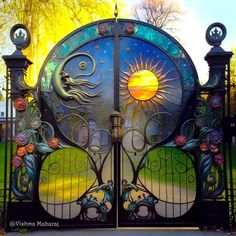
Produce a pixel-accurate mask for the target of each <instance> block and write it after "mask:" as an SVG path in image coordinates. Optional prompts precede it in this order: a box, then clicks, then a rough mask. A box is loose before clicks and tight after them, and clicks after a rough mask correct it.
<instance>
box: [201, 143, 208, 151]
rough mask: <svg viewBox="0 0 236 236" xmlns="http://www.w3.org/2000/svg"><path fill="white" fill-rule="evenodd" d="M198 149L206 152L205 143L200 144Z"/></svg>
mask: <svg viewBox="0 0 236 236" xmlns="http://www.w3.org/2000/svg"><path fill="white" fill-rule="evenodd" d="M200 149H201V151H202V152H206V151H208V147H207V144H206V143H201V145H200Z"/></svg>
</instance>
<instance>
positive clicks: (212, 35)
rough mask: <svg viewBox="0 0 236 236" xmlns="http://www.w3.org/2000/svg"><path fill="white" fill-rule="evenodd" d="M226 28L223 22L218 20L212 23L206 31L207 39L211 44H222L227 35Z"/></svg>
mask: <svg viewBox="0 0 236 236" xmlns="http://www.w3.org/2000/svg"><path fill="white" fill-rule="evenodd" d="M226 33H227V31H226V28H225V26H224V25H223V24H221V23H219V22H216V23H213V24H211V25H210V26H209V27H208V28H207V31H206V41H207V43H208V44H210V45H211V46H220V45H221V42H222V41H223V40H224V38H225V36H226Z"/></svg>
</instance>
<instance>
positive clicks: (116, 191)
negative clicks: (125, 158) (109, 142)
mask: <svg viewBox="0 0 236 236" xmlns="http://www.w3.org/2000/svg"><path fill="white" fill-rule="evenodd" d="M114 16H115V19H114V37H115V42H114V110H115V111H116V112H119V110H120V107H119V94H120V90H119V61H120V45H119V23H118V19H117V17H118V8H117V3H116V5H115V10H114ZM117 115H118V114H117ZM114 123H116V122H113V125H117V124H114ZM117 128H118V127H116V128H115V129H117ZM113 130H114V129H113ZM117 138H118V137H117V134H115V138H114V135H113V141H114V158H115V161H114V182H115V184H114V187H115V188H114V200H115V201H114V204H115V209H116V210H115V212H116V226H118V219H119V216H118V215H119V209H118V207H119V197H120V143H119V140H118V139H117Z"/></svg>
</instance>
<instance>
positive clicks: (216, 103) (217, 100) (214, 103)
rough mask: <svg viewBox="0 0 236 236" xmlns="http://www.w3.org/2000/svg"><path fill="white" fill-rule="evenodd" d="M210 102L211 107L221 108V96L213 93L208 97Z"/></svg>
mask: <svg viewBox="0 0 236 236" xmlns="http://www.w3.org/2000/svg"><path fill="white" fill-rule="evenodd" d="M210 104H211V107H212V108H221V107H222V104H223V101H222V97H220V96H218V95H213V96H211V97H210Z"/></svg>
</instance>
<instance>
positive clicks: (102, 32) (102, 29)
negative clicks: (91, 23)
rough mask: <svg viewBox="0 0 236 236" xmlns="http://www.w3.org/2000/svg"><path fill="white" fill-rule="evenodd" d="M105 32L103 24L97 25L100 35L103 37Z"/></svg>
mask: <svg viewBox="0 0 236 236" xmlns="http://www.w3.org/2000/svg"><path fill="white" fill-rule="evenodd" d="M106 32H107V30H106V26H105V25H104V24H100V25H98V33H99V34H100V35H104V34H106Z"/></svg>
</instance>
